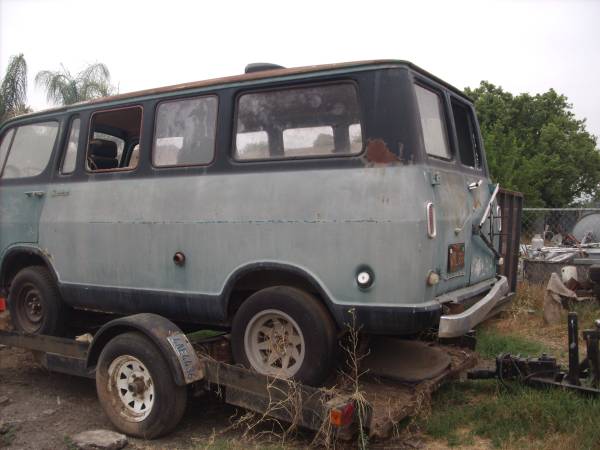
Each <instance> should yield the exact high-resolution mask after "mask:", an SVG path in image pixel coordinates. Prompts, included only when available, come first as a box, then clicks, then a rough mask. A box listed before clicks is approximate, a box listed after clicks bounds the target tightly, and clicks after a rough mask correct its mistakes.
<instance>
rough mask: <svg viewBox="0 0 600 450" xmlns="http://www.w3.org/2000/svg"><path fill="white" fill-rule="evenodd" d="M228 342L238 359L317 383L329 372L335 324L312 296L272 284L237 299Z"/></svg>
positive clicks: (266, 371) (275, 373)
mask: <svg viewBox="0 0 600 450" xmlns="http://www.w3.org/2000/svg"><path fill="white" fill-rule="evenodd" d="M231 345H232V352H233V358H234V360H235V362H236V363H238V364H241V365H243V366H245V367H248V368H251V369H254V370H255V371H257V372H259V373H262V374H265V375H271V376H277V377H279V378H293V379H294V380H296V381H299V382H301V383H305V384H309V385H312V386H318V385H320V384H321V383H323V381H325V379H326V378H327V377H328V376H329V374H330V372H331V368H332V363H333V361H334V359H335V358H334V353H335V348H336V329H335V324H334V322H333V320H332V318H331V316H330V315H329V311H327V309H326V308H325V306H324V305H323V304H322V303H321V302H320V301H319V300H318V299H316V298H315V297H314V296H312V295H310V294H309V293H307V292H305V291H302V290H300V289H297V288H292V287H288V286H274V287H269V288H266V289H262V290H260V291H258V292H255V293H254V294H252V295H251V296H250V297H249V298H248V299H247V300H246V301H244V303H242V306H241V307H240V309H239V310H238V311H237V313H236V314H235V316H234V318H233V324H232V331H231Z"/></svg>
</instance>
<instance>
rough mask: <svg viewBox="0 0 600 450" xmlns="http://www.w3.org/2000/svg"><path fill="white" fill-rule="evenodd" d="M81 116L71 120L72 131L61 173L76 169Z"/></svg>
mask: <svg viewBox="0 0 600 450" xmlns="http://www.w3.org/2000/svg"><path fill="white" fill-rule="evenodd" d="M79 126H80V120H79V117H77V118H75V119H73V120H72V121H71V131H70V132H69V140H68V142H67V147H66V148H65V156H64V158H63V162H62V167H61V169H60V173H62V174H63V175H67V174H69V173H73V171H74V170H75V162H76V161H77V146H78V144H79Z"/></svg>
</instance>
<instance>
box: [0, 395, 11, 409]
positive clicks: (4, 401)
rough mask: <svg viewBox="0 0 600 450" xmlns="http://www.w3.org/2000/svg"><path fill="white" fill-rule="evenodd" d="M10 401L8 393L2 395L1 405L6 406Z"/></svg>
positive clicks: (0, 398)
mask: <svg viewBox="0 0 600 450" xmlns="http://www.w3.org/2000/svg"><path fill="white" fill-rule="evenodd" d="M9 403H10V398H8V397H7V396H6V395H3V396H2V397H0V406H6V405H8V404H9Z"/></svg>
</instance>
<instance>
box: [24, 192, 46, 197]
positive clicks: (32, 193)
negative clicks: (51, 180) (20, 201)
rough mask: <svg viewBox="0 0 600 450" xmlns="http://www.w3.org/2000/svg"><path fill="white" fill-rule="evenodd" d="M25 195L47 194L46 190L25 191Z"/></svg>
mask: <svg viewBox="0 0 600 450" xmlns="http://www.w3.org/2000/svg"><path fill="white" fill-rule="evenodd" d="M25 195H26V196H27V197H37V198H42V197H43V196H44V195H46V193H45V192H44V191H27V192H25Z"/></svg>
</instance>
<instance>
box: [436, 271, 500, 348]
mask: <svg viewBox="0 0 600 450" xmlns="http://www.w3.org/2000/svg"><path fill="white" fill-rule="evenodd" d="M509 291H510V289H509V286H508V280H507V279H506V277H505V276H499V277H498V279H497V281H496V282H495V283H493V285H492V287H491V289H490V290H489V292H488V293H487V294H486V295H485V296H484V297H483V298H482V299H481V300H479V301H478V302H477V303H475V304H474V305H473V306H471V307H470V308H469V309H467V310H465V311H463V312H461V313H459V314H452V315H444V316H441V317H440V326H439V333H438V335H439V337H441V338H452V337H458V336H462V335H463V334H465V333H467V332H469V330H472V329H473V328H474V327H475V326H476V325H477V324H479V323H481V322H483V321H484V320H485V319H486V318H487V317H489V316H490V315H491V314H492V313H493V312H495V311H497V310H498V307H499V306H500V305H502V304H503V303H505V302H506V301H507V300H509V299H510V297H511V296H510V295H509ZM460 302H461V301H460V299H457V300H456V301H455V303H460Z"/></svg>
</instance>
